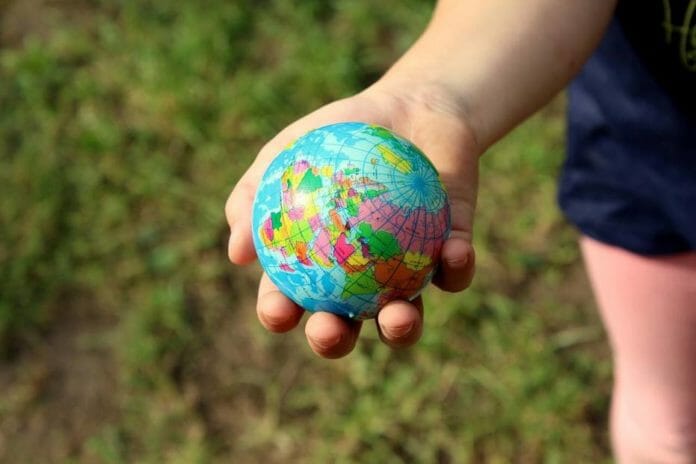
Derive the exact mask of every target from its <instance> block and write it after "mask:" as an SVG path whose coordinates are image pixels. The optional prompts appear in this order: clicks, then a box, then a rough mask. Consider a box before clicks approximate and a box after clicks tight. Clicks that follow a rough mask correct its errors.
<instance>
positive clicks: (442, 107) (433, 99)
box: [362, 70, 487, 158]
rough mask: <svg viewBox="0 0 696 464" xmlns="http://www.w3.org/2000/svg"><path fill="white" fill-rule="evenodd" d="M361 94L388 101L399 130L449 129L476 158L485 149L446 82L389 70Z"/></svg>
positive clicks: (464, 107) (459, 99)
mask: <svg viewBox="0 0 696 464" xmlns="http://www.w3.org/2000/svg"><path fill="white" fill-rule="evenodd" d="M362 94H363V95H364V96H366V97H370V98H379V99H381V100H382V101H384V99H387V103H386V104H387V105H388V106H389V107H390V108H392V111H391V113H392V114H393V118H394V119H395V120H398V121H399V122H400V124H398V125H399V126H401V127H412V128H414V130H418V128H424V129H425V130H427V128H428V127H433V125H437V126H438V129H443V128H445V127H447V128H450V129H451V132H452V134H453V136H456V137H458V138H459V140H461V143H462V144H463V145H464V146H463V147H462V148H463V149H464V151H465V152H467V153H468V154H469V155H472V156H474V157H476V158H478V157H479V156H480V155H482V154H483V153H484V151H485V150H486V148H487V146H483V145H482V144H481V143H480V141H479V138H478V134H477V133H476V130H475V127H476V124H475V123H474V122H473V120H472V117H473V116H472V114H471V112H470V108H469V107H468V105H467V102H466V99H465V98H464V97H463V96H462V95H461V94H459V93H458V92H457V90H456V89H454V88H452V87H451V86H448V85H447V84H445V83H442V82H438V81H436V80H429V79H427V78H426V79H424V78H423V75H419V74H418V73H413V74H411V73H406V72H400V71H399V72H397V71H394V70H390V71H389V72H387V73H386V74H385V75H384V76H383V77H382V78H381V79H380V80H378V81H377V82H375V83H374V84H373V85H372V86H370V87H368V88H367V89H366V90H364V91H363V92H362ZM438 132H440V131H438Z"/></svg>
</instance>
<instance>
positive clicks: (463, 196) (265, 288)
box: [225, 83, 480, 358]
mask: <svg viewBox="0 0 696 464" xmlns="http://www.w3.org/2000/svg"><path fill="white" fill-rule="evenodd" d="M398 88H399V89H400V90H398V91H392V89H389V88H388V86H387V85H384V84H379V83H378V84H376V85H374V86H373V87H371V88H369V89H367V90H366V91H364V92H362V93H360V94H358V95H356V96H354V97H351V98H347V99H344V100H340V101H337V102H334V103H331V104H329V105H327V106H324V107H323V108H320V109H319V110H317V111H315V112H313V113H311V114H309V115H308V116H305V117H304V118H302V119H300V120H298V121H296V122H295V123H293V124H291V125H290V126H288V127H287V128H285V129H284V130H283V131H282V132H280V133H279V134H278V135H277V136H276V137H275V138H274V139H273V140H271V141H270V142H269V143H268V144H267V145H266V146H265V147H263V149H262V150H261V152H260V153H259V155H258V156H257V158H256V160H255V161H254V163H253V164H252V165H251V167H250V168H249V169H248V171H247V172H246V173H245V174H244V175H243V176H242V178H241V179H240V181H239V183H238V184H237V185H236V187H235V188H234V190H233V191H232V193H231V195H230V197H229V199H228V201H227V205H226V207H225V212H226V215H227V221H228V222H229V224H230V228H231V234H230V241H229V258H230V260H231V261H232V262H233V263H236V264H247V263H249V262H251V261H253V260H254V259H255V258H256V255H255V252H254V246H253V242H252V237H251V211H252V202H253V199H254V194H255V192H256V187H257V185H258V183H259V179H260V178H261V176H262V175H263V173H264V171H265V169H266V167H267V166H268V164H269V163H270V162H271V160H272V159H273V158H274V157H275V156H276V155H277V154H278V153H279V152H280V151H281V150H282V149H283V147H285V146H287V145H288V143H290V142H291V141H292V140H294V139H296V138H297V137H299V136H301V135H303V134H304V133H305V132H308V131H309V130H311V129H315V128H317V127H320V126H323V125H326V124H330V123H335V122H342V121H361V122H366V123H373V124H378V125H381V126H384V127H387V128H390V129H392V130H393V131H395V132H396V133H398V134H400V135H402V136H404V137H406V138H408V139H410V140H411V141H413V142H414V143H415V144H416V145H418V146H419V147H420V148H421V149H422V150H423V152H425V153H426V155H427V156H428V157H429V158H430V159H431V161H432V162H433V163H434V164H435V166H436V167H437V169H438V170H439V172H440V174H441V176H442V179H443V181H444V183H445V185H446V187H447V190H448V193H449V198H450V206H451V211H452V234H451V236H450V239H449V240H448V241H447V242H446V243H445V245H444V247H443V250H442V259H441V263H440V268H439V271H438V273H437V274H436V276H435V279H434V283H435V284H436V285H437V286H438V287H440V288H442V289H443V290H446V291H452V292H456V291H460V290H463V289H465V288H466V287H468V285H469V283H470V282H471V279H472V277H473V273H474V250H473V248H472V246H471V232H472V219H473V213H474V207H475V203H476V186H477V173H478V167H477V161H478V156H479V154H480V152H479V149H478V148H477V145H476V141H475V139H474V136H473V134H472V132H471V131H470V129H469V126H468V125H467V123H466V121H465V118H464V115H463V114H462V111H461V109H460V108H459V107H458V105H457V104H456V103H454V102H456V100H455V99H452V98H451V96H450V95H448V93H447V92H446V91H444V90H442V89H437V88H431V89H424V90H418V89H416V88H415V86H413V87H409V86H404V85H400V86H398ZM404 92H408V94H404ZM257 313H258V317H259V320H260V321H261V323H262V324H263V325H264V326H265V327H266V328H267V329H268V330H270V331H272V332H286V331H289V330H291V329H293V328H294V327H295V326H297V324H298V323H299V321H300V319H301V317H302V314H303V310H302V309H301V308H299V307H298V306H297V305H296V304H295V303H293V302H292V301H291V300H290V299H288V298H287V297H285V296H284V295H283V294H281V293H280V291H278V289H277V288H276V287H275V286H274V285H273V284H272V283H271V281H270V280H269V279H268V277H267V276H266V275H264V276H263V277H262V279H261V283H260V285H259V295H258V303H257ZM361 325H362V324H361V323H360V322H354V321H348V320H345V319H342V318H340V317H338V316H336V315H334V314H331V313H328V312H318V313H314V314H312V315H311V316H310V317H309V319H308V321H307V324H306V326H305V334H306V336H307V340H308V342H309V344H310V346H311V347H312V349H313V350H314V351H315V352H316V353H317V354H319V355H320V356H324V357H326V358H338V357H341V356H345V355H346V354H348V353H349V352H350V351H351V350H352V349H353V347H354V346H355V342H356V340H357V337H358V334H359V332H360V327H361ZM377 327H378V330H379V334H380V338H381V339H382V341H384V342H385V343H387V344H388V345H390V346H393V347H401V346H409V345H412V344H413V343H415V342H416V341H417V340H418V339H419V338H420V335H421V331H422V327H423V303H422V300H421V299H420V297H419V298H418V299H416V300H415V301H413V302H412V303H409V302H406V301H395V302H392V303H389V304H388V305H387V306H385V307H384V308H383V309H382V310H381V311H380V313H379V315H378V317H377Z"/></svg>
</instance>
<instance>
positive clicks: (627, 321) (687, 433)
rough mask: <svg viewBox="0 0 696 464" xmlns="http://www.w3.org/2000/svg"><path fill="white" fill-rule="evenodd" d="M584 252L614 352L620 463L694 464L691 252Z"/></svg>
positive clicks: (695, 314) (587, 244)
mask: <svg viewBox="0 0 696 464" xmlns="http://www.w3.org/2000/svg"><path fill="white" fill-rule="evenodd" d="M581 245H582V250H583V254H584V257H585V261H586V264H587V268H588V272H589V275H590V280H591V282H592V286H593V288H594V291H595V295H596V297H597V302H598V305H599V308H600V311H601V314H602V318H603V319H604V323H605V326H606V329H607V332H608V334H609V340H610V343H611V346H612V349H613V357H614V377H615V384H614V393H613V400H612V412H611V430H612V442H613V446H614V451H615V453H616V457H617V459H618V461H619V462H620V463H631V464H632V463H653V462H654V463H696V253H687V254H682V255H674V256H669V257H657V258H654V257H644V256H640V255H636V254H633V253H630V252H628V251H625V250H623V249H620V248H615V247H612V246H608V245H605V244H602V243H600V242H597V241H595V240H592V239H589V238H583V239H582V241H581Z"/></svg>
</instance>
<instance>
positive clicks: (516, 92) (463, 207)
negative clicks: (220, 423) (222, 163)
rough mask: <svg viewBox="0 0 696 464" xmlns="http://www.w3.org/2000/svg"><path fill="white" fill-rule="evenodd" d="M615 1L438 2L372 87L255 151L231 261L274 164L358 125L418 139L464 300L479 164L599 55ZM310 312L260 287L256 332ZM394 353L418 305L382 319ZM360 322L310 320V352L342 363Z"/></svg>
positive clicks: (444, 282)
mask: <svg viewBox="0 0 696 464" xmlns="http://www.w3.org/2000/svg"><path fill="white" fill-rule="evenodd" d="M615 3H616V1H615V0H565V1H563V2H560V1H558V0H528V1H526V2H514V3H513V2H510V0H490V1H487V2H476V1H473V0H441V1H440V2H439V3H438V4H437V7H436V9H435V12H434V14H433V18H432V20H431V22H430V24H429V26H428V27H427V28H426V30H425V31H424V33H423V35H422V36H421V37H420V38H419V39H418V40H417V41H416V43H415V44H414V45H413V46H412V47H411V48H410V49H409V50H408V51H407V52H406V53H405V54H404V56H403V57H402V58H401V59H400V60H399V61H398V62H397V63H396V64H395V65H394V66H393V67H392V68H391V69H390V70H389V71H387V73H386V74H385V75H384V76H383V77H382V78H381V79H380V80H379V81H378V82H376V83H375V84H374V85H372V86H371V87H369V88H368V89H366V90H364V91H363V92H361V93H359V94H357V95H355V96H352V97H349V98H346V99H343V100H339V101H336V102H333V103H330V104H328V105H326V106H324V107H322V108H320V109H318V110H317V111H315V112H313V113H311V114H309V115H307V116H305V117H303V118H301V119H299V120H298V121H296V122H294V123H292V124H290V125H289V126H288V127H286V128H285V129H283V130H282V131H281V132H280V133H279V134H278V135H277V136H276V137H274V138H273V139H272V140H271V141H269V142H268V143H267V144H266V145H265V146H264V147H263V148H262V149H261V151H260V152H259V154H258V156H257V158H256V159H255V161H254V162H253V163H252V165H251V166H250V167H249V169H248V170H247V172H246V173H245V174H244V175H243V176H242V178H241V179H240V180H239V182H238V183H237V185H236V186H235V187H234V189H233V190H232V193H231V194H230V197H229V199H228V201H227V204H226V206H225V213H226V216H227V220H228V223H229V225H230V240H229V246H228V254H229V258H230V260H231V261H232V262H233V263H235V264H239V265H244V264H248V263H250V262H252V261H253V260H254V259H255V258H256V256H255V253H254V247H253V242H252V238H251V211H252V202H253V198H254V194H255V192H256V188H257V185H258V183H259V180H260V178H261V176H262V174H263V172H264V171H265V169H266V167H267V166H268V164H269V163H270V162H271V160H272V159H273V158H274V157H275V156H276V154H277V153H279V152H280V151H281V150H282V148H283V147H285V146H286V145H287V144H288V143H290V142H291V141H292V140H294V139H296V138H297V137H299V136H301V135H303V134H304V133H306V132H307V131H309V130H311V129H314V128H317V127H319V126H323V125H326V124H330V123H335V122H343V121H363V122H367V123H373V124H379V125H382V126H384V127H387V128H390V129H392V130H393V131H395V132H397V133H399V134H400V135H402V136H404V137H406V138H408V139H410V140H412V141H413V142H414V143H415V144H416V145H418V146H419V147H420V148H421V149H422V150H423V151H424V152H425V153H426V154H427V155H428V156H429V158H430V159H431V161H432V162H433V164H434V165H435V166H436V167H437V169H438V171H439V172H440V174H441V176H442V178H443V181H444V183H445V185H446V187H447V189H448V193H449V197H450V202H451V205H450V206H451V210H452V226H453V231H452V235H451V237H450V239H449V240H448V241H447V242H446V243H445V245H444V248H443V250H442V258H441V262H440V268H439V271H438V274H437V275H436V277H435V279H434V283H435V285H437V286H438V287H440V288H441V289H443V290H445V291H450V292H458V291H461V290H464V289H465V288H467V287H468V286H469V284H470V283H471V280H472V278H473V274H474V267H475V253H474V249H473V247H472V245H471V240H472V230H473V216H474V210H475V206H476V193H477V184H478V182H477V179H478V160H479V157H480V156H481V155H482V154H483V153H484V152H485V150H486V149H487V148H488V147H489V146H490V145H491V144H493V143H494V142H495V141H496V140H498V139H499V138H500V137H502V136H503V135H504V134H506V133H507V132H508V131H510V130H511V129H512V128H513V127H514V126H515V125H517V124H518V123H519V122H520V121H522V120H523V119H524V118H525V117H527V116H529V115H530V114H531V113H533V112H534V111H535V110H537V109H538V108H539V107H541V106H542V105H543V104H545V103H546V102H547V101H548V100H549V99H550V98H551V97H553V95H555V94H556V93H557V92H558V91H559V90H560V89H562V88H563V87H564V86H565V85H566V84H567V82H568V81H569V80H570V79H571V78H572V77H573V76H574V75H575V74H576V73H577V72H578V71H579V69H580V67H581V65H582V63H584V61H585V60H586V59H587V58H588V57H589V55H590V54H591V52H592V50H593V49H594V48H595V47H596V45H597V44H598V42H599V40H600V38H601V36H602V33H603V31H604V29H605V28H606V25H607V24H608V22H609V19H610V18H611V15H612V13H613V10H614V7H615ZM303 312H304V311H303V310H302V309H301V308H299V307H298V306H297V305H296V304H294V303H293V302H292V301H291V300H289V299H288V298H286V297H285V296H283V295H282V294H281V293H280V292H279V291H278V289H277V288H276V287H275V286H274V285H273V284H272V283H271V282H270V280H269V279H268V278H267V277H266V276H263V278H262V279H261V282H260V285H259V295H258V304H257V313H258V317H259V321H260V322H261V324H263V326H264V327H266V328H267V329H268V330H270V331H272V332H287V331H289V330H292V329H294V328H295V327H297V326H298V325H299V323H300V320H301V318H302V315H303ZM376 321H377V329H378V331H379V334H380V338H381V339H382V341H383V342H384V343H386V344H387V345H389V346H391V347H394V348H399V347H406V346H410V345H412V344H414V343H415V342H416V341H418V339H419V338H420V335H421V332H422V330H423V303H422V301H421V300H420V299H418V300H416V301H414V302H412V303H409V302H405V301H395V302H392V303H390V304H388V305H387V306H385V307H384V308H383V309H382V310H381V311H380V313H379V315H378V317H377V319H376ZM361 327H362V323H360V322H352V321H347V320H344V319H342V318H340V317H338V316H335V315H333V314H329V313H315V314H312V315H311V316H310V317H309V318H308V320H307V323H306V325H305V334H306V336H307V341H308V343H309V345H310V347H311V348H312V350H314V352H316V353H317V354H318V355H320V356H323V357H326V358H339V357H342V356H345V355H346V354H348V353H350V351H351V350H352V349H353V348H354V346H355V344H356V341H357V339H358V335H359V333H360V330H361Z"/></svg>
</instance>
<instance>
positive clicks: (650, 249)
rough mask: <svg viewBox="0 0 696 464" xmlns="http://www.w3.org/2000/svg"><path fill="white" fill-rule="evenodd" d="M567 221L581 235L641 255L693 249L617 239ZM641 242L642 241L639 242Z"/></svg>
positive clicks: (669, 253)
mask: <svg viewBox="0 0 696 464" xmlns="http://www.w3.org/2000/svg"><path fill="white" fill-rule="evenodd" d="M566 219H567V220H568V222H570V224H571V225H573V226H574V227H575V228H576V229H577V230H578V232H580V234H581V235H585V236H587V237H589V238H591V239H593V240H596V241H598V242H602V243H604V244H605V245H609V246H613V247H617V248H621V249H623V250H626V251H629V252H631V253H635V254H638V255H642V256H653V257H656V256H668V255H676V254H680V253H688V252H690V251H694V249H693V248H690V247H689V246H672V247H669V246H663V247H658V246H655V245H654V244H650V245H648V244H646V243H644V241H643V240H640V239H637V238H636V239H635V240H633V241H627V240H620V239H617V238H616V237H615V236H612V234H606V233H602V232H601V231H599V230H597V229H596V228H593V227H590V226H586V225H583V224H578V223H576V222H574V221H573V220H571V219H569V218H566ZM641 242H643V243H641Z"/></svg>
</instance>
